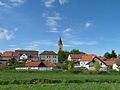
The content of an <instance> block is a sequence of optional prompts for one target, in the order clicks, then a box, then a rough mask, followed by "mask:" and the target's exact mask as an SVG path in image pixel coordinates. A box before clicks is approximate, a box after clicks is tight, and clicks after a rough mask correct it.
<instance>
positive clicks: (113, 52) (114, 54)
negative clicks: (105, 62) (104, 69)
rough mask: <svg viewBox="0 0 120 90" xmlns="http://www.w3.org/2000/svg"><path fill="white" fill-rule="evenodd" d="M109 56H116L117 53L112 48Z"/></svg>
mask: <svg viewBox="0 0 120 90" xmlns="http://www.w3.org/2000/svg"><path fill="white" fill-rule="evenodd" d="M111 58H117V54H116V52H115V51H114V50H112V52H111Z"/></svg>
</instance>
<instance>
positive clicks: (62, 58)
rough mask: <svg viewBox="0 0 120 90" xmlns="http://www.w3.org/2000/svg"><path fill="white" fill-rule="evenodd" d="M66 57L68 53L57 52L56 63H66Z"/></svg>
mask: <svg viewBox="0 0 120 90" xmlns="http://www.w3.org/2000/svg"><path fill="white" fill-rule="evenodd" d="M68 55H69V52H68V51H59V52H58V61H59V62H60V63H62V62H64V61H66V60H67V58H68Z"/></svg>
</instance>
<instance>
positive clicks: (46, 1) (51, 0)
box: [42, 0, 68, 8]
mask: <svg viewBox="0 0 120 90" xmlns="http://www.w3.org/2000/svg"><path fill="white" fill-rule="evenodd" d="M56 1H58V3H59V4H60V5H64V4H65V3H68V0H42V3H44V5H45V7H47V8H51V7H54V5H53V4H54V3H56Z"/></svg>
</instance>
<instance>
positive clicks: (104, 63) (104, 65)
mask: <svg viewBox="0 0 120 90" xmlns="http://www.w3.org/2000/svg"><path fill="white" fill-rule="evenodd" d="M95 62H99V65H100V67H101V68H100V70H107V69H108V68H111V69H115V70H117V65H116V62H115V60H111V59H105V60H103V59H101V58H99V57H97V56H96V57H94V58H93V59H92V60H91V61H90V62H88V63H87V64H86V65H87V66H88V67H87V69H89V70H95V68H94V63H95Z"/></svg>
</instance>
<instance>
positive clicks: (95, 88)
mask: <svg viewBox="0 0 120 90" xmlns="http://www.w3.org/2000/svg"><path fill="white" fill-rule="evenodd" d="M0 90H120V83H91V82H89V83H80V84H76V83H69V84H67V83H66V84H61V83H60V84H39V85H38V84H34V85H33V84H29V85H24V84H23V85H1V86H0Z"/></svg>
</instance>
